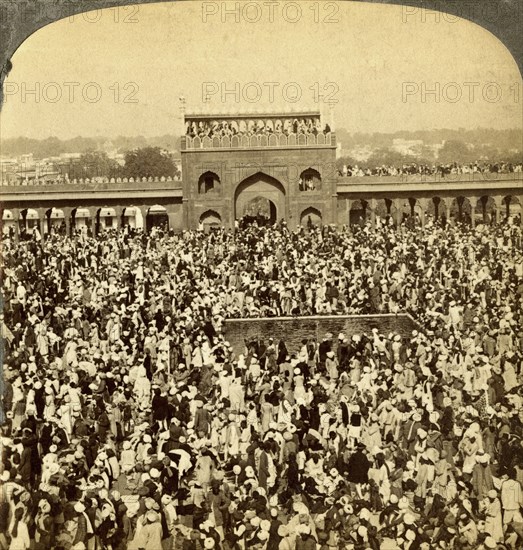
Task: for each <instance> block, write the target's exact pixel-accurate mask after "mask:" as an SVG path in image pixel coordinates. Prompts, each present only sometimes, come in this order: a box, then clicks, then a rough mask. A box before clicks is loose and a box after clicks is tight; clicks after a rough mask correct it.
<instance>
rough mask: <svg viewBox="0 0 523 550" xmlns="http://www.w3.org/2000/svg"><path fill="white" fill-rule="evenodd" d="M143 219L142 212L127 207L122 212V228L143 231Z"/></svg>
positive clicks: (134, 207) (135, 208)
mask: <svg viewBox="0 0 523 550" xmlns="http://www.w3.org/2000/svg"><path fill="white" fill-rule="evenodd" d="M144 221H145V220H144V219H143V215H142V211H141V209H140V208H138V207H136V206H127V207H125V208H124V209H123V211H122V227H130V228H131V229H143V227H144Z"/></svg>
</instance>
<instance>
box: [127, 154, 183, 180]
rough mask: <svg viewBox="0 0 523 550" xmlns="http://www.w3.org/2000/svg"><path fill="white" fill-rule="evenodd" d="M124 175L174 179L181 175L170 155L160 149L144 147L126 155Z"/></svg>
mask: <svg viewBox="0 0 523 550" xmlns="http://www.w3.org/2000/svg"><path fill="white" fill-rule="evenodd" d="M124 174H125V175H126V176H127V177H129V178H130V177H134V178H136V177H140V178H142V177H146V178H149V177H153V178H154V177H162V176H165V177H174V176H178V175H179V170H178V168H177V167H176V164H175V163H174V161H173V159H172V158H171V156H170V155H169V153H168V152H167V151H165V150H163V149H161V148H160V147H142V148H141V149H134V150H132V151H127V153H125V166H124Z"/></svg>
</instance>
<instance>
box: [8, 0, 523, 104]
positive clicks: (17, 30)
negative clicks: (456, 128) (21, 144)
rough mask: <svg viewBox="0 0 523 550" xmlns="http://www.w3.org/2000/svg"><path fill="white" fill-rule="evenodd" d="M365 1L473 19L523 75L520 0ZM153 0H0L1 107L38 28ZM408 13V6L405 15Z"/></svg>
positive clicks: (334, 29) (522, 36)
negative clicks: (16, 63) (21, 50)
mask: <svg viewBox="0 0 523 550" xmlns="http://www.w3.org/2000/svg"><path fill="white" fill-rule="evenodd" d="M165 1H168V2H177V1H181V0H165ZM345 1H348V0H345ZM366 1H367V2H369V3H373V4H392V5H400V6H401V5H403V6H406V7H408V8H409V9H410V10H414V9H416V8H417V9H420V8H421V7H423V8H425V9H427V10H433V11H439V12H443V13H446V14H450V15H452V16H456V17H462V18H463V19H467V20H469V21H472V22H473V23H476V24H477V25H480V26H481V27H483V28H484V29H486V30H487V31H489V32H491V33H492V34H493V35H494V36H496V37H497V38H498V39H499V40H500V41H501V42H502V43H503V44H504V45H505V46H506V47H507V49H508V50H509V52H510V53H511V54H512V56H513V57H514V59H515V61H516V63H517V65H518V67H519V71H520V73H521V74H522V75H523V33H521V20H522V10H523V7H522V3H521V2H520V0H489V1H488V2H460V1H456V0H424V1H423V3H421V2H420V1H419V0H403V1H402V0H366ZM153 2H157V0H81V1H79V2H71V1H70V0H33V1H31V2H24V1H15V0H0V107H1V105H2V104H3V84H4V80H5V77H6V75H7V74H8V73H9V72H10V70H11V57H12V55H13V54H14V52H15V51H16V50H17V49H18V47H19V46H20V45H21V44H22V43H23V42H24V40H26V38H28V37H29V36H31V35H32V34H33V33H34V32H35V31H37V30H38V29H40V28H42V27H44V26H46V25H48V24H50V23H53V22H54V21H58V20H60V19H64V18H65V17H69V16H71V15H75V14H79V13H83V12H87V11H91V10H95V9H104V8H111V7H115V6H126V5H131V4H151V3H153ZM408 13H409V12H408V11H407V9H406V10H405V17H406V18H407V17H408ZM410 13H412V11H411V12H410ZM338 28H339V29H340V30H339V31H338V32H342V29H343V25H332V29H333V32H337V29H338ZM478 48H481V44H478Z"/></svg>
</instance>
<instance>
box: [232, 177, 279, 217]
mask: <svg viewBox="0 0 523 550" xmlns="http://www.w3.org/2000/svg"><path fill="white" fill-rule="evenodd" d="M250 205H251V206H252V205H254V208H256V207H262V205H263V208H265V209H267V208H268V214H269V216H268V217H269V221H270V222H271V223H275V222H276V221H278V220H279V219H282V218H284V219H286V218H287V215H286V205H285V188H284V187H283V185H282V184H281V183H280V182H279V181H278V180H277V179H276V178H273V177H271V176H268V175H267V174H264V173H263V172H257V173H256V174H253V175H252V176H249V177H248V178H246V179H244V180H243V181H242V182H241V183H240V184H239V185H238V187H237V188H236V191H235V193H234V217H235V219H236V220H240V219H241V218H242V217H243V216H244V215H245V212H246V211H249V206H250Z"/></svg>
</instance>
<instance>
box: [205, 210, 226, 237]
mask: <svg viewBox="0 0 523 550" xmlns="http://www.w3.org/2000/svg"><path fill="white" fill-rule="evenodd" d="M221 226H222V217H221V216H220V214H218V212H215V211H214V210H207V212H204V213H203V214H202V215H201V216H200V229H203V230H204V231H206V232H207V231H210V230H211V229H218V228H220V227H221Z"/></svg>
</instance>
